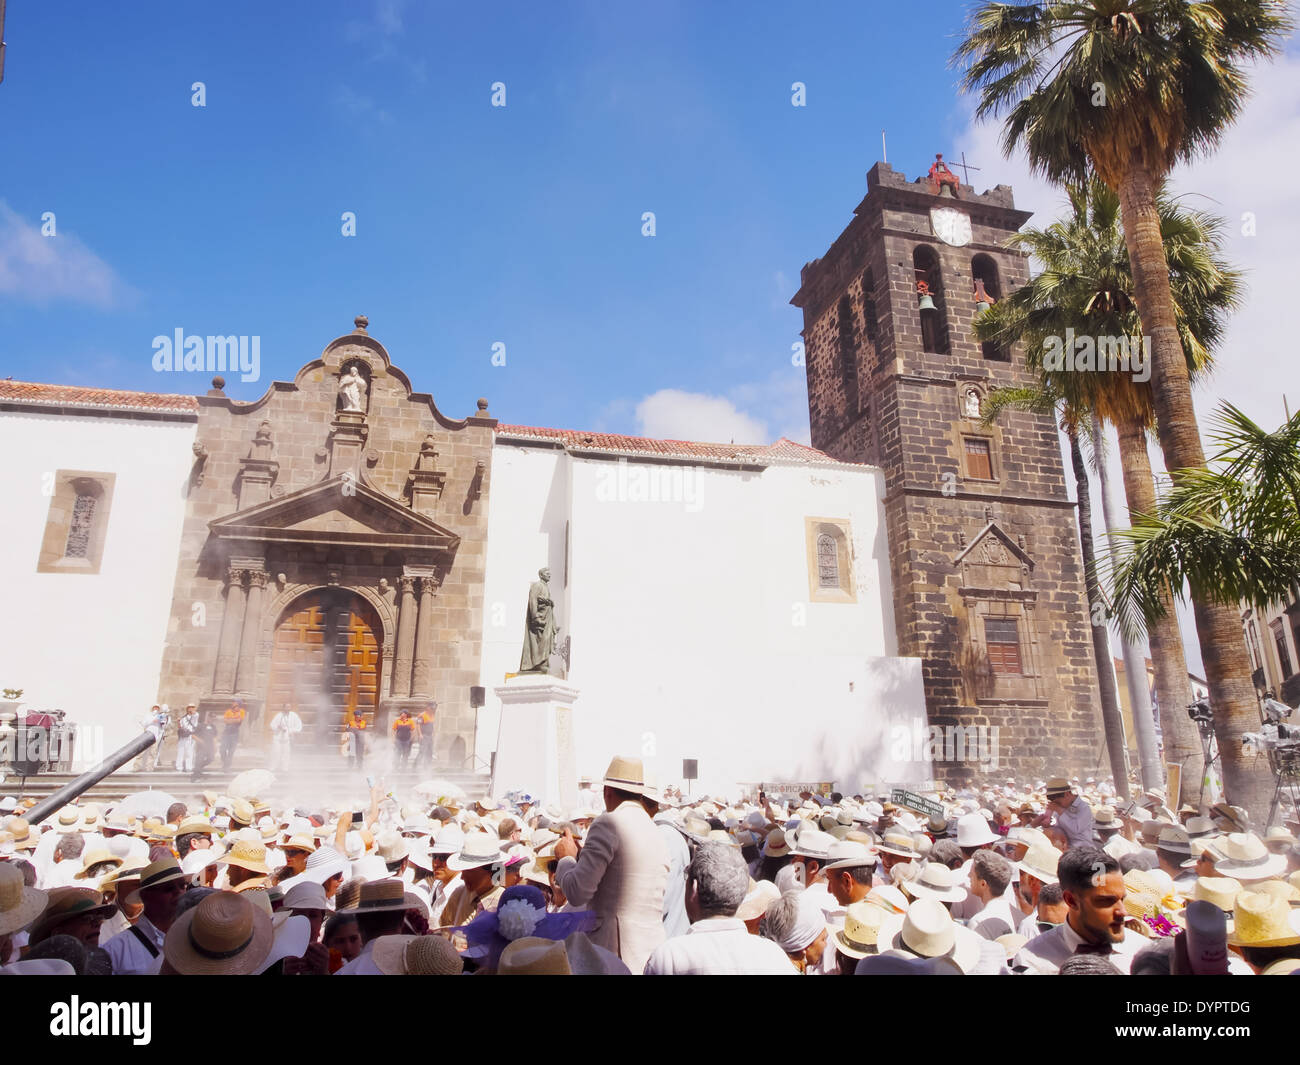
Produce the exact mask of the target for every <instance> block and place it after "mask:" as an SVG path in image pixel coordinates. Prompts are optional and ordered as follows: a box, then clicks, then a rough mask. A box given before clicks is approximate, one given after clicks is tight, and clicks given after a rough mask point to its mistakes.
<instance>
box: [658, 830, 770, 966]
mask: <svg viewBox="0 0 1300 1065" xmlns="http://www.w3.org/2000/svg"><path fill="white" fill-rule="evenodd" d="M748 890H749V870H748V869H746V868H745V862H744V859H743V858H741V856H740V850H739V849H738V848H736V847H732V846H730V845H729V844H726V843H701V844H700V846H699V847H698V848H697V849H696V851H695V858H694V859H693V860H692V861H691V864H690V867H689V868H688V869H687V871H686V913H687V916H689V917H690V919H691V927H690V931H688V932H687V933H686V934H685V935H682V936H674V937H673V938H672V939H669V940H666V941H665V942H664V943H663V944H662V945H661V946H659V947H657V948H656V949H655V951H654V952H653V953H652V954H651V955H650V960H649V961H647V962H646V966H645V973H646V975H647V976H681V975H686V976H745V975H751V974H752V975H761V976H766V975H772V976H791V975H794V972H795V970H794V968H793V966H791V964H790V962H789V961H788V960H787V959H786V957H785V954H784V952H783V951H782V950H781V948H780V947H779V946H777V945H776V944H775V943H773V942H772V941H771V940H769V939H763V938H761V937H759V936H752V935H750V934H749V931H748V929H746V928H745V922H744V921H742V920H740V919H739V918H738V917H736V911H737V910H738V909H739V908H740V904H741V903H742V902H743V901H744V900H745V894H746V892H748Z"/></svg>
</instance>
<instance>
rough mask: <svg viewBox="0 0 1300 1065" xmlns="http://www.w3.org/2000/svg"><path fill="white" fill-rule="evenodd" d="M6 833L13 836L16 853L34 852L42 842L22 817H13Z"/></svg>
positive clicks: (6, 828) (6, 826) (6, 827)
mask: <svg viewBox="0 0 1300 1065" xmlns="http://www.w3.org/2000/svg"><path fill="white" fill-rule="evenodd" d="M5 831H6V832H8V833H9V834H10V835H11V836H13V840H12V842H13V848H14V850H16V851H33V850H35V849H36V844H37V843H38V842H39V841H40V837H39V836H38V835H37V834H36V833H35V832H33V831H32V826H31V825H29V824H28V823H27V822H26V821H25V820H24V819H23V818H21V817H11V818H10V819H9V823H8V824H7V825H5Z"/></svg>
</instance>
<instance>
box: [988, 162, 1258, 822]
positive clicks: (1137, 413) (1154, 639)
mask: <svg viewBox="0 0 1300 1065" xmlns="http://www.w3.org/2000/svg"><path fill="white" fill-rule="evenodd" d="M1066 192H1067V196H1068V201H1069V211H1068V213H1067V214H1066V215H1065V216H1064V217H1063V218H1061V219H1060V220H1058V221H1057V222H1055V223H1054V224H1052V225H1050V226H1048V227H1047V228H1046V229H1041V230H1040V229H1028V230H1025V231H1023V232H1022V233H1019V234H1016V235H1015V236H1014V237H1012V238H1011V240H1010V241H1009V242H1008V244H1009V246H1011V247H1013V248H1017V249H1022V250H1025V251H1028V252H1029V253H1030V255H1031V256H1032V257H1033V258H1034V259H1035V260H1036V261H1037V263H1038V264H1039V265H1040V267H1041V270H1040V272H1039V273H1037V274H1036V275H1035V276H1034V277H1033V278H1032V279H1031V280H1030V281H1029V283H1028V284H1026V285H1025V286H1023V287H1022V288H1021V289H1019V290H1017V291H1016V292H1015V293H1013V294H1012V295H1011V296H1010V297H1009V298H1008V299H1007V300H1005V301H1003V302H1002V303H999V304H996V305H995V306H994V307H993V308H991V310H989V311H987V312H986V313H984V314H982V315H980V317H979V318H978V319H977V320H976V322H975V334H976V336H977V337H978V338H979V339H980V340H990V341H993V342H995V343H997V344H999V345H1002V346H1009V345H1011V344H1014V343H1016V342H1019V341H1027V342H1028V344H1027V349H1026V364H1027V365H1028V366H1029V368H1030V369H1032V370H1034V371H1036V372H1037V373H1038V374H1039V375H1040V377H1042V378H1043V379H1044V380H1045V381H1047V382H1050V383H1051V385H1052V387H1053V389H1054V390H1055V391H1057V392H1058V393H1060V394H1061V395H1063V396H1066V397H1068V400H1069V402H1070V403H1071V405H1072V406H1074V407H1075V408H1078V409H1081V410H1088V411H1090V412H1091V413H1092V414H1093V415H1094V417H1095V418H1096V419H1097V420H1098V421H1103V422H1108V423H1110V424H1113V425H1115V426H1116V428H1117V430H1118V432H1119V438H1120V444H1121V447H1120V461H1121V468H1122V470H1123V477H1124V492H1125V496H1126V499H1127V502H1128V507H1129V512H1130V514H1140V513H1149V512H1150V511H1151V510H1152V509H1153V507H1154V500H1155V485H1154V481H1153V477H1152V472H1151V461H1150V458H1149V456H1148V454H1147V433H1148V431H1149V429H1150V427H1151V424H1152V422H1153V421H1154V418H1155V415H1154V408H1153V402H1152V397H1151V387H1150V384H1149V383H1146V382H1141V381H1136V380H1134V378H1133V376H1132V375H1130V374H1122V373H1073V372H1054V371H1051V370H1047V369H1045V368H1044V365H1043V362H1044V360H1043V353H1042V344H1043V341H1044V340H1045V338H1047V337H1053V336H1055V337H1059V336H1061V335H1062V334H1063V332H1064V330H1065V329H1067V328H1074V329H1075V330H1076V331H1077V332H1079V333H1081V334H1085V335H1088V336H1129V335H1131V334H1132V335H1136V334H1138V333H1139V332H1140V322H1139V320H1138V316H1137V312H1136V307H1135V304H1134V301H1133V274H1132V270H1131V268H1130V266H1129V258H1128V250H1127V248H1126V246H1125V244H1124V238H1123V234H1122V232H1121V231H1120V226H1119V201H1118V197H1117V196H1116V195H1115V193H1114V192H1113V191H1111V190H1110V189H1109V188H1108V187H1107V186H1106V185H1105V184H1104V183H1103V182H1101V181H1100V180H1099V179H1097V178H1096V177H1095V176H1094V177H1092V178H1090V179H1089V180H1088V181H1087V182H1083V183H1079V184H1071V185H1069V186H1068V187H1067V190H1066ZM1158 209H1159V211H1160V230H1161V236H1162V239H1163V241H1164V245H1165V249H1166V254H1167V257H1168V259H1169V262H1170V272H1171V291H1172V293H1173V296H1174V305H1175V311H1176V314H1177V317H1178V328H1179V334H1180V337H1181V338H1182V344H1183V349H1184V350H1185V351H1186V352H1187V353H1188V371H1189V374H1190V375H1191V376H1193V377H1195V375H1197V374H1199V373H1202V372H1204V371H1205V370H1206V369H1208V368H1209V366H1210V365H1211V361H1212V353H1213V351H1214V350H1215V349H1216V348H1217V347H1218V346H1219V344H1220V342H1221V340H1222V337H1223V329H1224V323H1225V321H1226V319H1227V315H1228V313H1229V312H1230V311H1231V310H1232V309H1233V308H1234V307H1236V305H1237V304H1238V302H1239V300H1240V296H1241V275H1240V272H1239V271H1236V270H1234V269H1232V268H1231V267H1229V266H1228V264H1227V263H1226V262H1225V261H1224V260H1223V259H1222V258H1221V257H1220V255H1219V254H1218V249H1219V246H1220V244H1221V242H1222V236H1223V222H1222V220H1220V219H1217V218H1215V217H1214V216H1212V215H1209V214H1206V213H1204V212H1199V211H1192V210H1188V209H1186V208H1184V207H1182V206H1180V204H1179V203H1178V202H1177V201H1175V200H1172V199H1170V198H1169V197H1168V196H1165V195H1163V194H1162V195H1160V196H1159V197H1158ZM1165 601H1166V603H1168V602H1170V601H1171V600H1170V597H1169V594H1168V592H1167V591H1166V593H1165ZM1147 636H1148V639H1149V641H1150V643H1151V658H1152V662H1153V664H1154V666H1155V672H1156V692H1157V694H1158V696H1159V703H1160V719H1161V726H1162V732H1163V734H1164V739H1165V758H1166V761H1167V762H1169V764H1180V765H1182V767H1183V773H1182V779H1183V781H1184V783H1185V784H1186V785H1187V787H1188V789H1189V790H1190V789H1191V788H1193V787H1194V786H1195V782H1196V781H1197V780H1198V779H1199V778H1200V775H1201V772H1202V769H1201V766H1202V757H1201V746H1200V741H1199V737H1198V734H1197V731H1196V728H1195V726H1194V725H1193V723H1192V721H1191V720H1190V719H1189V718H1188V717H1187V714H1186V712H1185V708H1186V707H1187V706H1188V704H1190V703H1191V701H1192V692H1191V685H1190V683H1189V681H1188V675H1187V661H1186V656H1185V654H1184V652H1183V643H1182V634H1181V633H1180V632H1179V628H1178V619H1177V617H1176V616H1175V615H1174V614H1173V612H1172V611H1165V612H1162V613H1161V614H1160V615H1159V616H1157V617H1153V618H1152V619H1151V621H1150V622H1149V624H1148V625H1147ZM1098 668H1102V667H1101V665H1100V663H1099V667H1098ZM1130 668H1132V667H1130ZM1145 672H1146V671H1145V669H1141V676H1142V679H1143V680H1145ZM1135 716H1136V707H1135ZM1138 724H1139V726H1140V725H1141V722H1139V723H1138ZM1139 739H1141V736H1140V735H1139ZM1140 746H1141V744H1140ZM1142 753H1143V756H1144V765H1143V783H1144V785H1146V786H1148V787H1150V786H1154V785H1153V784H1152V782H1151V781H1150V779H1149V778H1150V776H1151V771H1150V767H1148V766H1147V765H1146V764H1145V763H1146V752H1145V751H1143V752H1142ZM1168 801H1169V802H1170V803H1171V804H1172V805H1173V806H1175V807H1177V805H1178V802H1179V796H1169V800H1168Z"/></svg>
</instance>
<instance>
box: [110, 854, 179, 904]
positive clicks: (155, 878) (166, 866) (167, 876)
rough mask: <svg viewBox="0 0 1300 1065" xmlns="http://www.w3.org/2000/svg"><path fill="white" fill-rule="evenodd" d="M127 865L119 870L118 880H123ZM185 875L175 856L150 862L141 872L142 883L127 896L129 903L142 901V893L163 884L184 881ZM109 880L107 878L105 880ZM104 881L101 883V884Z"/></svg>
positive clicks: (124, 864) (123, 865)
mask: <svg viewBox="0 0 1300 1065" xmlns="http://www.w3.org/2000/svg"><path fill="white" fill-rule="evenodd" d="M125 866H126V863H125V862H123V863H122V865H121V866H119V867H118V870H117V880H122V879H123V877H122V875H121V874H122V869H123V868H125ZM184 877H185V873H184V872H183V871H182V870H181V863H180V862H178V861H177V860H176V859H175V857H174V856H172V855H170V854H169V855H167V857H165V858H159V859H158V860H157V861H156V862H150V863H149V864H148V865H146V866H145V867H144V868H143V869H142V870H140V882H139V883H138V884H136V885H135V887H133V888H132V889H131V891H130V892H129V893H128V894H127V896H126V901H127V902H128V903H136V902H139V901H140V892H142V891H146V890H148V889H149V888H155V887H161V886H162V885H163V884H166V883H170V882H171V881H173V880H181V879H184ZM105 880H107V878H105ZM102 883H103V881H101V884H102Z"/></svg>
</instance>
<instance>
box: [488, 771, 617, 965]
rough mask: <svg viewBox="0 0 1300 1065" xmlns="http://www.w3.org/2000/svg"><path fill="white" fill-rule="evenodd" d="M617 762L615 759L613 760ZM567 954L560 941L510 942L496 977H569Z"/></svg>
mask: <svg viewBox="0 0 1300 1065" xmlns="http://www.w3.org/2000/svg"><path fill="white" fill-rule="evenodd" d="M615 761H617V759H615ZM571 974H572V970H571V969H570V968H569V956H568V952H567V951H566V950H565V948H564V940H562V939H554V940H552V939H539V938H537V937H536V936H524V937H522V938H520V939H516V940H514V941H513V942H511V943H510V944H509V945H508V946H507V947H506V948H505V950H503V951H502V952H501V958H500V960H499V961H498V962H497V975H498V976H569V975H571Z"/></svg>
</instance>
